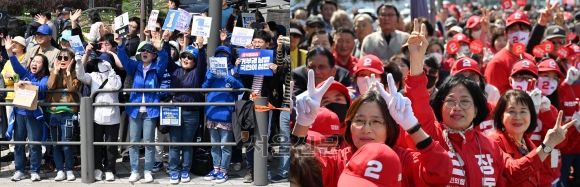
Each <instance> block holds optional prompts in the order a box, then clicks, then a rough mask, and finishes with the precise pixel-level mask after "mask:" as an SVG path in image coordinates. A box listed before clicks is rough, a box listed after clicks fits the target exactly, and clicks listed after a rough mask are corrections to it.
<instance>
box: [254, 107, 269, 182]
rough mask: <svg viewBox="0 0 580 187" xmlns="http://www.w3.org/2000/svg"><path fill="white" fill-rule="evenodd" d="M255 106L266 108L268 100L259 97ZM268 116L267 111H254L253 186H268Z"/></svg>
mask: <svg viewBox="0 0 580 187" xmlns="http://www.w3.org/2000/svg"><path fill="white" fill-rule="evenodd" d="M255 104H256V105H262V106H267V105H268V98H267V97H260V98H258V99H256V101H255ZM268 114H269V111H263V112H258V111H256V122H257V124H256V126H255V127H254V137H255V144H254V185H256V186H266V185H268Z"/></svg>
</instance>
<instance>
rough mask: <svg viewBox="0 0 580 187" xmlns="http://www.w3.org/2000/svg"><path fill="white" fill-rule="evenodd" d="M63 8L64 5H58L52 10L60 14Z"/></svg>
mask: <svg viewBox="0 0 580 187" xmlns="http://www.w3.org/2000/svg"><path fill="white" fill-rule="evenodd" d="M63 8H64V5H62V4H59V5H56V7H54V10H58V11H61V12H62V9H63Z"/></svg>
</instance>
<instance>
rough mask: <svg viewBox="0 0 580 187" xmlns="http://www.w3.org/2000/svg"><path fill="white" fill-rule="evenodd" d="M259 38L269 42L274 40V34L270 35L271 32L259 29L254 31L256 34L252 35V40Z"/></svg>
mask: <svg viewBox="0 0 580 187" xmlns="http://www.w3.org/2000/svg"><path fill="white" fill-rule="evenodd" d="M256 38H259V39H262V40H264V42H266V43H269V42H271V41H272V35H270V33H268V32H266V31H264V30H257V31H256V32H254V36H253V37H252V40H254V39H256Z"/></svg>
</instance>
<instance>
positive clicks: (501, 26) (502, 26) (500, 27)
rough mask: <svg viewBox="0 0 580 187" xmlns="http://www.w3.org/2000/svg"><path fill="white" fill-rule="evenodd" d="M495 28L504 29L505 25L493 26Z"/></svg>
mask: <svg viewBox="0 0 580 187" xmlns="http://www.w3.org/2000/svg"><path fill="white" fill-rule="evenodd" d="M495 27H496V28H498V29H503V28H505V25H501V24H499V25H495Z"/></svg>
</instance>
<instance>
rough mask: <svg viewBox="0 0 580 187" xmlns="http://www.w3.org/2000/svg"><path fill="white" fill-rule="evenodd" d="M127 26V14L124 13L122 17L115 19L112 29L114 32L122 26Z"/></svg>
mask: <svg viewBox="0 0 580 187" xmlns="http://www.w3.org/2000/svg"><path fill="white" fill-rule="evenodd" d="M126 25H129V13H128V12H125V13H123V14H122V15H120V16H118V17H116V18H115V24H114V28H115V30H118V29H120V28H121V27H123V26H126Z"/></svg>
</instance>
